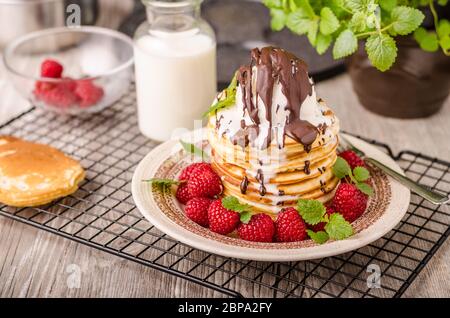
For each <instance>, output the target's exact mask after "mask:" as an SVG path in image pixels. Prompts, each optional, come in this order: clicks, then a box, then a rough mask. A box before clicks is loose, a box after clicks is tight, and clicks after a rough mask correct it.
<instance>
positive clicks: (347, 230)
mask: <svg viewBox="0 0 450 318" xmlns="http://www.w3.org/2000/svg"><path fill="white" fill-rule="evenodd" d="M325 231H326V232H327V234H328V235H329V236H330V238H331V239H333V240H343V239H346V238H348V237H350V236H351V235H352V234H353V228H352V225H351V224H350V223H349V222H347V221H346V220H345V219H344V217H343V216H342V215H341V214H339V213H333V214H331V215H330V221H329V222H328V223H327V224H326V225H325Z"/></svg>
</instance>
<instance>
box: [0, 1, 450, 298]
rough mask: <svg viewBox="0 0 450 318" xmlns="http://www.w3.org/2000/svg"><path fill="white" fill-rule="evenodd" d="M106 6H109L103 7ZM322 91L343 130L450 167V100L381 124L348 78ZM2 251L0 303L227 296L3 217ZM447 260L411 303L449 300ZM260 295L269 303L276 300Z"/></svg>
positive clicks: (412, 292)
mask: <svg viewBox="0 0 450 318" xmlns="http://www.w3.org/2000/svg"><path fill="white" fill-rule="evenodd" d="M108 1H109V0H108ZM110 3H115V5H116V6H114V4H113V5H110V4H109V5H108V6H111V7H109V8H110V10H112V11H111V12H117V15H120V14H119V12H122V10H128V9H129V3H128V6H125V7H126V8H125V9H124V7H123V4H122V1H111V2H110ZM119 3H120V4H119ZM102 5H105V1H103V2H102ZM111 8H112V9H111ZM114 10H117V11H114ZM109 16H114V14H112V15H109ZM2 83H3V84H4V85H7V83H6V82H2V81H1V80H0V86H1V85H2ZM1 88H2V91H4V92H5V91H6V92H10V88H5V87H4V86H1ZM317 90H318V95H319V96H320V97H322V98H323V99H325V100H326V101H327V102H328V103H329V105H331V106H332V107H333V108H334V109H335V111H336V113H337V115H338V116H339V118H340V120H341V125H342V128H343V129H344V130H347V131H349V132H352V133H356V134H360V135H362V136H365V137H370V138H374V139H377V140H380V141H383V142H385V143H387V144H389V145H390V146H391V147H392V149H393V150H394V152H397V151H399V150H402V149H411V150H415V151H419V152H422V153H424V154H427V155H429V156H432V157H439V158H442V159H446V160H450V146H448V141H449V140H450V126H449V124H448V123H449V122H450V99H448V100H447V102H446V104H445V107H444V108H443V110H442V111H441V112H440V113H439V114H437V115H435V116H433V117H430V118H427V119H417V120H397V119H387V118H383V117H380V116H377V115H374V114H371V113H369V112H368V111H366V110H365V109H363V108H362V107H361V105H360V104H359V102H358V100H357V98H356V96H355V94H354V93H353V90H352V87H351V82H350V78H349V77H348V75H342V76H339V77H336V78H334V79H332V80H328V81H326V82H323V83H320V84H319V85H318V88H317ZM9 95H11V96H12V95H14V94H13V93H8V96H9ZM15 98H16V97H9V99H8V100H7V101H6V102H5V100H4V99H0V102H1V104H0V121H3V120H6V119H7V118H8V117H9V116H11V115H12V114H14V112H17V111H18V109H19V107H18V106H17V105H19V100H18V99H15ZM7 105H9V107H6V106H7ZM393 106H394V107H395V105H393ZM23 107H26V105H24V106H23ZM0 246H1V248H0V297H213V296H221V294H219V293H216V292H213V291H211V290H210V289H206V288H203V287H200V286H199V285H197V284H193V283H190V282H187V281H185V280H183V279H178V278H175V277H172V276H170V275H167V274H164V273H161V272H158V271H156V270H153V269H151V268H148V267H145V266H142V265H139V264H136V263H133V262H130V261H127V260H123V259H121V258H119V257H116V256H113V255H110V254H107V253H104V252H101V251H98V250H95V249H92V248H89V247H87V246H84V245H82V244H79V243H75V242H72V241H69V240H67V239H64V238H62V237H59V236H56V235H53V234H50V233H46V232H44V231H41V230H38V229H35V228H32V227H30V226H27V225H24V224H21V223H18V222H15V221H12V220H10V219H7V218H4V217H0ZM449 259H450V243H449V242H448V241H447V242H445V243H444V245H443V246H442V247H441V248H440V249H439V251H438V252H437V254H436V255H435V256H434V257H433V258H432V260H431V261H430V263H429V264H428V265H427V266H426V267H425V269H424V270H423V271H422V273H421V274H420V275H419V277H418V278H417V279H416V280H415V282H414V283H413V285H412V286H411V287H410V288H409V289H408V290H407V292H406V293H405V296H407V297H449V296H450V268H449V267H450V265H449V264H448V260H449ZM74 269H75V270H80V273H81V276H80V277H81V280H80V285H79V288H71V287H74V286H73V284H72V283H73V282H71V277H72V276H71V274H72V273H73V270H74ZM75 285H76V284H75ZM75 287H78V286H75ZM230 288H232V289H236V290H238V291H241V292H242V293H244V294H245V295H247V296H251V295H256V294H257V295H261V292H260V291H259V290H255V288H257V287H255V286H254V285H252V284H250V283H246V282H243V281H236V282H233V284H232V285H231V286H230ZM262 295H266V296H268V297H270V296H271V294H270V293H267V294H264V293H262Z"/></svg>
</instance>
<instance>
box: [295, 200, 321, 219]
mask: <svg viewBox="0 0 450 318" xmlns="http://www.w3.org/2000/svg"><path fill="white" fill-rule="evenodd" d="M297 211H298V212H299V213H300V215H301V216H302V218H303V220H304V221H305V222H306V223H308V224H311V225H315V224H317V223H320V222H321V221H322V218H323V216H324V215H325V213H326V211H327V210H326V208H325V206H324V205H323V203H322V202H320V201H317V200H303V199H300V200H298V202H297Z"/></svg>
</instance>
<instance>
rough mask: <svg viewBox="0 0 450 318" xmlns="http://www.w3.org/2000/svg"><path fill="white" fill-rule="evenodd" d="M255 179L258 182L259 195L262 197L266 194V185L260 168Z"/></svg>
mask: <svg viewBox="0 0 450 318" xmlns="http://www.w3.org/2000/svg"><path fill="white" fill-rule="evenodd" d="M256 180H258V182H259V195H261V196H262V197H263V196H265V195H266V192H267V191H266V187H265V186H264V174H263V171H262V170H261V169H258V171H257V172H256Z"/></svg>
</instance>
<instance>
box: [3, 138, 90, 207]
mask: <svg viewBox="0 0 450 318" xmlns="http://www.w3.org/2000/svg"><path fill="white" fill-rule="evenodd" d="M84 177H85V172H84V170H83V168H82V167H81V165H80V164H79V163H78V162H77V161H75V160H73V159H71V158H69V157H68V156H66V155H65V154H63V153H62V152H61V151H59V150H57V149H55V148H53V147H50V146H47V145H43V144H37V143H32V142H27V141H23V140H20V139H17V138H15V137H10V136H0V202H1V203H3V204H6V205H10V206H15V207H32V206H39V205H43V204H47V203H50V202H52V201H54V200H56V199H58V198H61V197H65V196H67V195H70V194H72V193H74V192H75V191H76V190H77V189H78V185H79V183H80V182H81V181H82V180H83V179H84Z"/></svg>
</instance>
